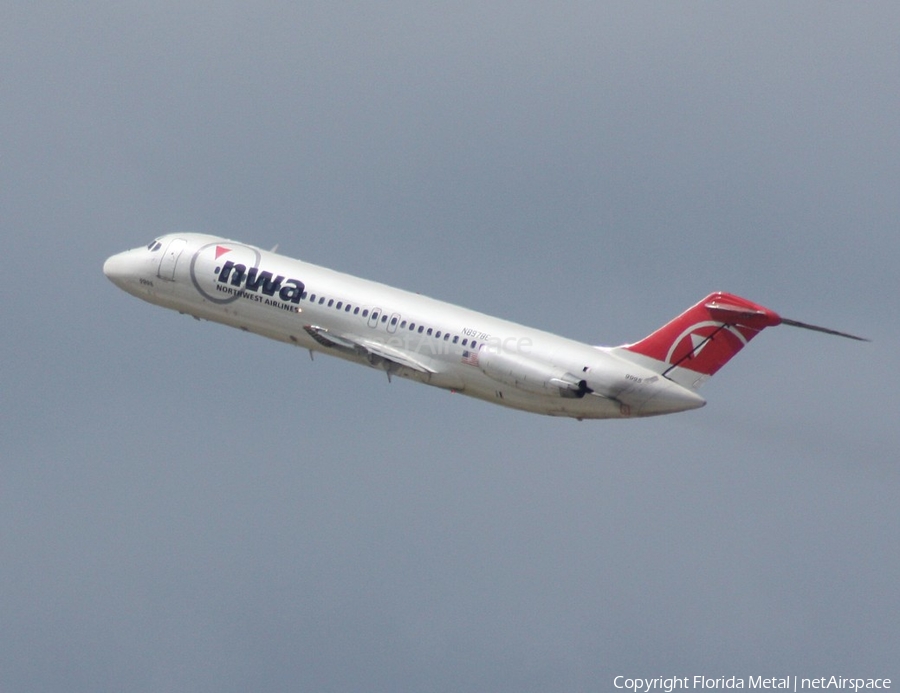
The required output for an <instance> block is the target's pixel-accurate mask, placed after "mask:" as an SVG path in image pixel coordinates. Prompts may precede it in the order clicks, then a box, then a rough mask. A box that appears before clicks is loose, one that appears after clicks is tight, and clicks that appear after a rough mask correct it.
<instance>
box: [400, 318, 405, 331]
mask: <svg viewBox="0 0 900 693" xmlns="http://www.w3.org/2000/svg"><path fill="white" fill-rule="evenodd" d="M404 327H406V320H404V321H403V322H401V323H400V329H401V330H402V329H403V328H404Z"/></svg>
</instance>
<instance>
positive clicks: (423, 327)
mask: <svg viewBox="0 0 900 693" xmlns="http://www.w3.org/2000/svg"><path fill="white" fill-rule="evenodd" d="M424 331H425V326H424V325H419V334H422V333H423V332H424Z"/></svg>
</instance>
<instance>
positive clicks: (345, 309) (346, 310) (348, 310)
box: [344, 303, 359, 313]
mask: <svg viewBox="0 0 900 693" xmlns="http://www.w3.org/2000/svg"><path fill="white" fill-rule="evenodd" d="M352 307H353V306H351V305H350V304H349V303H348V304H347V307H346V308H344V312H345V313H349V312H350V309H351V308H352ZM357 310H359V309H358V308H357Z"/></svg>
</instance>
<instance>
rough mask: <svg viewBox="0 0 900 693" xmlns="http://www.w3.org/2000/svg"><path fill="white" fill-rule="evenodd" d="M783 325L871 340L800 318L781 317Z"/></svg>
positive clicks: (859, 339) (865, 340)
mask: <svg viewBox="0 0 900 693" xmlns="http://www.w3.org/2000/svg"><path fill="white" fill-rule="evenodd" d="M781 324H782V325H790V326H791V327H802V328H803V329H804V330H814V331H816V332H824V333H825V334H833V335H835V336H837V337H846V338H847V339H855V340H856V341H858V342H871V341H872V340H871V339H866V338H865V337H857V336H856V335H855V334H850V333H848V332H838V331H837V330H832V329H831V328H830V327H819V326H818V325H810V324H809V323H808V322H800V321H799V320H789V319H788V318H781Z"/></svg>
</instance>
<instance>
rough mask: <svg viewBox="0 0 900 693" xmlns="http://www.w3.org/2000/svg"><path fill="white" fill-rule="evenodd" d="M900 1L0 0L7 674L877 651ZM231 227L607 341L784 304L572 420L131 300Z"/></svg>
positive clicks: (426, 683)
mask: <svg viewBox="0 0 900 693" xmlns="http://www.w3.org/2000/svg"><path fill="white" fill-rule="evenodd" d="M898 26H900V7H898V6H897V4H896V3H879V2H871V3H853V4H851V3H818V2H816V3H791V4H789V5H784V3H780V2H773V3H752V4H751V3H744V4H742V5H737V4H734V3H721V4H719V3H716V4H709V3H706V4H692V3H687V4H685V3H665V4H662V3H657V4H642V3H620V4H612V5H610V4H602V5H601V4H599V3H592V2H584V3H578V2H573V3H565V6H564V7H561V6H560V5H559V3H547V4H545V5H540V4H534V3H529V4H522V3H493V4H485V3H467V4H463V3H452V4H451V3H448V4H446V5H443V6H430V5H429V4H423V3H394V4H390V5H383V4H372V5H368V4H363V5H356V6H350V5H344V4H338V3H318V4H307V3H302V4H300V3H293V2H281V3H280V2H256V3H252V4H247V3H233V2H222V3H202V2H191V1H190V0H188V1H184V0H181V1H179V2H155V3H149V4H148V3H133V2H123V3H113V4H109V3H95V2H82V3H65V4H64V3H49V4H46V3H45V4H41V3H37V4H34V3H10V2H6V3H3V4H2V6H0V65H2V77H0V103H2V108H0V229H2V240H3V244H4V250H5V254H4V269H5V276H6V281H5V286H6V287H7V290H6V293H5V296H4V300H3V315H4V316H5V320H4V322H5V324H6V329H5V330H4V335H3V337H2V339H0V344H2V352H0V355H2V363H3V366H2V369H0V393H2V394H0V397H2V400H0V401H2V407H3V409H2V417H0V440H2V483H0V623H2V624H3V627H2V628H0V690H2V691H4V692H6V691H10V692H17V691H30V692H34V691H60V690H66V691H72V692H80V691H86V692H87V691H90V692H91V693H96V692H98V691H122V690H128V691H162V690H173V691H175V690H177V691H246V690H310V691H417V692H419V691H460V690H470V691H515V692H517V693H519V692H522V691H541V692H545V691H598V690H607V689H609V688H610V687H611V685H612V677H613V676H615V675H618V674H623V675H628V676H644V677H652V676H660V675H670V676H674V675H678V676H693V675H695V674H705V675H707V676H731V675H737V676H749V675H768V676H771V675H775V674H780V675H787V674H790V675H794V674H796V675H798V676H805V677H815V676H830V675H832V674H835V675H839V676H851V675H852V676H864V677H890V678H893V679H894V680H895V681H896V680H900V668H898V664H897V662H898V661H900V644H898V631H897V623H898V622H900V591H898V589H897V584H898V582H900V555H898V551H897V537H898V536H900V510H898V503H897V499H898V491H900V474H898V459H900V455H898V452H900V434H898V427H897V391H898V388H900V377H898V372H900V369H898V366H897V363H898V360H897V356H898V354H897V348H896V344H897V343H898V341H900V330H898V320H897V315H898V314H900V296H898V290H897V289H898V282H897V269H896V262H897V257H898V256H900V234H898V228H897V224H898V222H897V220H898V219H900V194H898V190H900V130H898V123H900V42H898V41H897V27H898ZM176 230H191V231H201V232H209V233H219V234H222V235H224V236H229V237H232V238H236V239H240V240H244V241H247V242H250V243H254V244H258V245H261V246H265V247H271V246H272V245H274V244H275V243H279V244H280V249H281V250H282V251H283V252H285V253H287V254H289V255H293V256H296V257H301V258H303V259H306V260H309V261H312V262H316V263H318V264H323V265H326V266H330V267H334V268H336V269H340V270H344V271H349V272H352V273H356V274H360V275H362V276H366V277H369V278H373V279H377V280H381V281H386V282H389V283H392V284H395V285H398V286H401V287H403V288H407V289H412V290H416V291H421V292H423V293H427V294H430V295H433V296H436V297H439V298H444V299H447V300H451V301H454V302H457V303H460V304H463V305H466V306H468V307H472V308H476V309H479V310H484V311H486V312H491V313H495V314H497V315H500V316H503V317H506V318H510V319H513V320H518V321H520V322H525V323H528V324H531V325H534V326H537V327H541V328H544V329H549V330H553V331H556V332H559V333H561V334H564V335H566V336H570V337H574V338H578V339H582V340H585V341H588V342H592V343H604V344H614V343H622V342H627V341H632V340H635V339H637V338H640V337H642V336H644V335H645V334H647V333H649V332H650V331H651V330H653V329H655V328H656V327H658V326H659V325H660V324H662V323H663V322H664V321H666V320H667V319H669V318H670V317H672V316H674V315H675V314H677V313H678V312H680V311H681V310H682V309H684V308H685V307H687V306H688V305H690V304H691V303H693V302H695V301H696V300H698V299H699V298H700V297H702V296H704V295H705V294H706V293H708V292H710V291H712V290H717V289H721V290H728V291H733V292H736V293H739V294H742V295H745V296H747V297H748V298H750V299H752V300H756V301H759V302H760V303H762V304H764V305H766V306H769V307H771V308H773V309H774V310H776V311H779V312H781V313H782V314H783V315H785V316H788V317H793V318H797V319H800V320H807V321H810V322H818V323H820V324H826V325H830V326H834V327H836V328H838V329H844V330H847V331H851V332H857V333H862V334H865V335H867V336H870V337H872V338H873V340H874V341H873V343H871V344H859V343H853V342H850V341H847V340H840V339H835V338H829V337H825V336H823V335H817V334H812V333H805V332H801V331H798V330H791V329H788V328H779V329H775V330H771V331H767V332H766V333H765V334H764V335H762V336H761V337H759V338H758V339H757V340H755V341H754V342H753V344H752V345H751V347H750V348H748V349H747V350H746V351H745V352H743V353H741V355H740V356H739V357H738V358H737V359H736V360H735V361H734V362H733V363H731V364H729V366H728V367H727V368H725V369H724V370H723V371H721V372H720V373H719V374H718V375H717V376H716V377H715V378H714V379H713V380H712V381H711V382H710V383H708V384H707V385H706V387H705V388H704V390H703V394H704V396H706V397H707V398H708V400H709V405H708V406H707V407H705V408H704V409H702V410H699V411H695V412H691V413H687V414H682V415H676V416H672V417H667V418H660V419H649V420H641V421H626V422H592V423H588V422H585V423H577V422H574V421H568V420H555V419H548V418H541V417H537V416H534V415H529V414H524V413H519V412H513V411H507V410H504V409H500V408H494V407H491V406H490V405H487V404H484V403H481V402H478V401H475V400H470V399H467V398H464V397H460V396H451V395H449V394H447V393H446V392H443V391H439V390H434V389H430V388H425V387H421V386H418V385H413V384H411V383H407V382H403V381H400V382H398V381H396V380H395V382H394V383H393V384H390V385H389V384H388V383H387V381H386V379H385V378H384V375H383V374H379V373H378V372H376V371H374V370H366V369H361V368H359V367H356V366H352V365H349V364H346V363H343V362H341V361H338V360H335V359H328V358H325V357H319V358H317V359H316V361H315V362H313V363H311V362H310V360H309V358H308V356H307V354H306V352H303V351H300V350H292V349H291V348H289V347H287V346H284V345H281V344H276V343H274V342H268V341H266V340H264V339H262V338H259V337H254V336H251V335H246V334H243V333H241V332H239V331H236V330H229V329H226V328H224V327H221V326H217V325H213V324H210V323H198V322H195V321H193V320H191V319H189V318H186V317H184V316H180V315H178V314H177V313H174V312H170V311H164V310H161V309H159V308H157V307H154V306H150V305H148V304H144V303H141V302H139V301H137V300H136V299H134V298H133V297H130V296H128V295H126V294H124V293H123V292H121V291H119V290H117V289H116V288H115V287H114V286H113V285H112V284H110V283H109V282H108V281H107V280H106V279H105V278H104V276H103V275H102V273H101V266H102V263H103V260H104V259H105V258H106V257H107V256H108V255H110V254H112V253H115V252H118V251H120V250H124V249H126V248H130V247H134V246H138V245H141V244H143V243H146V242H147V241H148V240H150V239H151V238H152V237H154V236H155V235H158V234H161V233H167V232H170V231H176Z"/></svg>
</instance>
